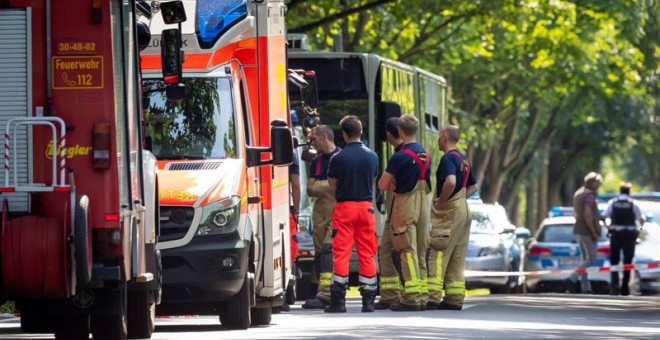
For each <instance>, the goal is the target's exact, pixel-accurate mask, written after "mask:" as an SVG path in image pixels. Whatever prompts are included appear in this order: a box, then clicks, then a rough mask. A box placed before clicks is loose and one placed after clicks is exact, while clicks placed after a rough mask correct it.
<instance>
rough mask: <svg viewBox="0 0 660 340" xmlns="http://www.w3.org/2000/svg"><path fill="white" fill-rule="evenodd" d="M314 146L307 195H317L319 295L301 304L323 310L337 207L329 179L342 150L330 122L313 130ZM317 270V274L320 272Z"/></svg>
mask: <svg viewBox="0 0 660 340" xmlns="http://www.w3.org/2000/svg"><path fill="white" fill-rule="evenodd" d="M311 139H312V146H314V148H315V149H316V151H317V152H318V153H319V154H318V155H317V156H316V157H315V158H314V159H313V160H312V162H311V164H310V175H309V180H308V181H307V195H308V196H310V197H315V198H316V200H315V201H314V208H313V211H312V222H313V223H314V230H313V235H312V236H313V239H314V262H315V266H314V269H315V273H314V275H312V278H314V279H316V278H317V275H318V291H317V293H316V297H314V298H312V299H308V300H307V301H305V303H304V304H303V305H302V307H303V308H305V309H323V308H325V307H326V306H327V305H328V304H329V303H330V283H331V282H332V237H331V229H330V223H331V220H332V209H333V208H334V206H335V191H334V189H333V188H331V187H330V184H329V182H328V165H329V164H330V159H331V158H332V157H333V156H334V155H335V154H336V153H337V152H339V150H340V149H339V148H338V147H337V146H335V133H334V131H333V130H332V128H331V127H329V126H328V125H319V126H317V127H315V128H314V129H312V131H311ZM317 273H318V274H317Z"/></svg>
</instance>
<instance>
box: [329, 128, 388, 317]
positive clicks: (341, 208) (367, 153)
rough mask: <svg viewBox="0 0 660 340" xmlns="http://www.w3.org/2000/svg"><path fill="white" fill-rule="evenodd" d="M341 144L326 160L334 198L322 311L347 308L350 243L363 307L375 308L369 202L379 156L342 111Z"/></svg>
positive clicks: (374, 245)
mask: <svg viewBox="0 0 660 340" xmlns="http://www.w3.org/2000/svg"><path fill="white" fill-rule="evenodd" d="M339 126H340V127H341V130H342V136H343V138H344V141H345V142H346V147H345V148H344V149H343V150H342V151H341V152H340V153H338V154H336V155H334V156H333V157H332V159H331V160H330V168H329V170H328V179H329V182H330V185H331V186H332V187H334V188H335V189H336V190H335V198H336V199H337V204H335V209H334V211H333V213H332V228H333V229H334V231H333V234H334V236H333V239H332V252H333V255H334V257H333V259H334V261H333V275H332V285H331V286H330V294H331V296H330V305H328V306H327V307H326V308H325V311H326V313H345V312H346V289H347V288H348V270H349V268H348V266H349V261H350V258H351V252H352V250H353V243H355V245H356V248H357V253H358V261H359V266H360V268H359V279H358V280H359V283H360V293H361V295H362V312H373V311H374V299H375V297H376V290H377V288H378V279H377V277H376V274H377V273H376V262H375V261H374V256H375V255H376V251H377V248H378V240H377V238H376V220H375V217H374V207H373V203H372V200H373V185H374V181H375V179H376V175H377V174H378V156H377V155H376V153H375V152H373V151H371V150H369V148H367V147H366V146H364V145H363V144H362V142H360V136H361V135H362V123H361V122H360V120H359V119H358V118H357V117H356V116H352V115H351V116H346V117H344V118H342V120H341V121H340V123H339Z"/></svg>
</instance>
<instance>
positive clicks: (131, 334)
mask: <svg viewBox="0 0 660 340" xmlns="http://www.w3.org/2000/svg"><path fill="white" fill-rule="evenodd" d="M127 317H128V320H129V321H128V338H129V339H148V338H151V334H152V333H153V332H154V323H155V321H156V304H155V303H154V301H153V299H152V298H151V294H150V292H149V291H147V290H145V291H137V292H130V293H128V315H127Z"/></svg>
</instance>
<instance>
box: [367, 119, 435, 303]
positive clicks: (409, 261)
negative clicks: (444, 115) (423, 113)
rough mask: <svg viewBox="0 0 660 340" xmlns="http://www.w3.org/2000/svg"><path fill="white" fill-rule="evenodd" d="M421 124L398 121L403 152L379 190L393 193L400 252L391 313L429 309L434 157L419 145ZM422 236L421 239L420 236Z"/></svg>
mask: <svg viewBox="0 0 660 340" xmlns="http://www.w3.org/2000/svg"><path fill="white" fill-rule="evenodd" d="M418 129H419V121H418V120H417V118H416V117H415V116H413V115H403V116H402V117H401V118H399V136H400V137H401V139H402V140H403V146H401V148H400V150H399V151H397V152H396V153H394V155H392V157H390V159H389V161H388V163H387V168H386V169H385V172H383V175H382V176H381V178H380V180H379V181H378V187H379V188H380V189H381V190H383V191H385V190H390V191H391V192H393V194H394V204H393V208H392V216H391V223H390V225H391V228H390V230H388V231H389V232H390V233H391V234H390V236H391V239H392V245H393V247H394V249H396V250H397V251H399V252H400V261H401V275H402V276H403V280H404V283H403V286H404V287H403V291H402V292H401V297H400V299H399V301H397V302H395V303H392V304H390V305H389V309H390V310H392V311H418V310H423V309H425V308H426V292H427V288H426V270H425V269H426V268H425V267H426V266H425V257H424V256H420V255H419V253H420V251H421V252H423V253H425V251H426V248H427V246H428V243H427V242H428V238H427V237H425V235H427V234H428V232H427V221H428V220H427V216H428V205H427V195H428V193H429V192H430V188H431V186H430V174H431V172H430V164H431V157H430V156H429V154H428V152H427V151H426V150H424V148H423V147H422V146H421V145H420V144H419V143H417V140H416V137H415V135H416V133H417V130H418ZM418 235H421V237H418Z"/></svg>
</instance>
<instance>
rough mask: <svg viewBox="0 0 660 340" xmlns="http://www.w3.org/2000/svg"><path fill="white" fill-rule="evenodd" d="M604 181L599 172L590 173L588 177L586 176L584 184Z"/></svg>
mask: <svg viewBox="0 0 660 340" xmlns="http://www.w3.org/2000/svg"><path fill="white" fill-rule="evenodd" d="M602 181H603V176H601V175H600V174H599V173H597V172H593V171H592V172H590V173H588V174H587V175H586V176H584V184H591V183H593V182H598V183H600V182H602Z"/></svg>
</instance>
